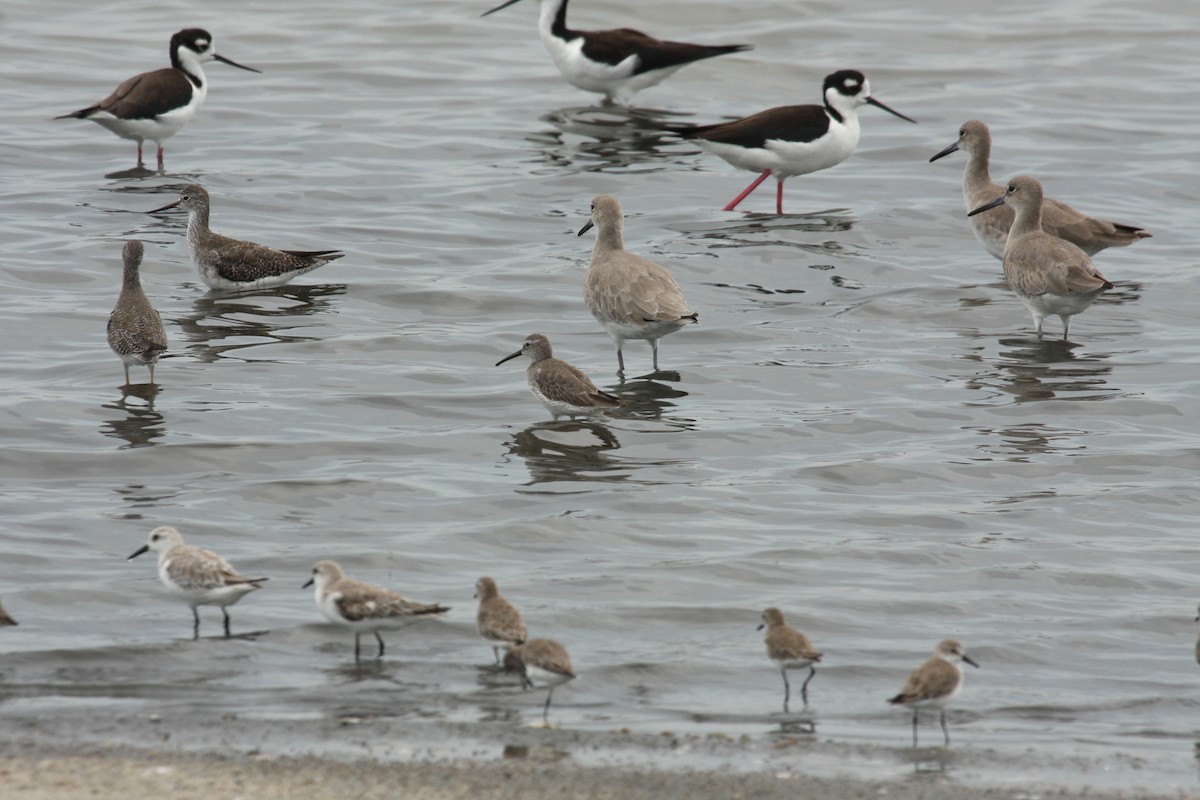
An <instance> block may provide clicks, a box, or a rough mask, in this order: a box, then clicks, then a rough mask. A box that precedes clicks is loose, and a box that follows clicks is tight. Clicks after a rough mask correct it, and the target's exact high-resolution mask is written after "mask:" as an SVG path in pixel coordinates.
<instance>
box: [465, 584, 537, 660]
mask: <svg viewBox="0 0 1200 800" xmlns="http://www.w3.org/2000/svg"><path fill="white" fill-rule="evenodd" d="M475 596H476V597H477V598H479V611H478V612H477V613H476V614H475V629H476V630H477V631H479V635H480V636H482V637H483V640H484V641H485V642H487V643H488V644H490V645H491V646H492V653H493V654H494V655H495V656H496V663H497V664H499V663H500V650H501V648H509V647H512V646H513V645H518V644H524V643H525V638H526V636H527V635H528V631H527V630H526V629H525V621H524V620H522V619H521V612H520V611H517V609H516V608H515V607H514V606H513V604H512V603H510V602H508V601H507V600H505V599H504V598H503V597H501V596H500V590H499V589H497V588H496V582H495V581H494V580H492V579H491V578H488V577H483V578H480V579H479V580H477V581H475Z"/></svg>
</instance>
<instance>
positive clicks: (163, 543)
mask: <svg viewBox="0 0 1200 800" xmlns="http://www.w3.org/2000/svg"><path fill="white" fill-rule="evenodd" d="M147 551H153V552H155V553H158V578H159V580H161V581H162V582H163V585H164V586H166V587H167V588H168V589H170V590H171V591H173V592H175V593H176V594H177V595H179V596H180V597H181V598H182V599H183V601H184V602H185V603H187V604H188V606H190V607H191V609H192V638H193V639H199V638H200V614H199V612H198V611H197V610H196V609H197V608H198V607H199V606H220V607H221V614H222V616H224V618H225V637H226V638H228V637H229V611H228V610H227V607H228V606H231V605H234V604H235V603H237V602H238V601H239V600H241V599H242V598H243V597H245V596H246V595H248V594H249V593H250V592H253V591H254V590H255V589H259V588H262V587H260V586H259V584H260V583H262V582H263V581H265V580H266V578H247V577H246V576H244V575H239V574H237V572H235V571H234V569H233V567H231V566H230V565H229V562H228V561H226V560H225V559H223V558H221V557H220V556H219V555H217V554H216V553H214V552H212V551H211V550H201V549H200V548H199V547H190V546H188V545H186V544H184V543H183V535H182V534H181V533H180V532H179V531H178V530H176V529H175V528H172V527H171V526H169V525H160V526H159V527H157V528H155V529H154V530H152V531H150V539H149V541H148V542H147V543H146V544H144V545H142V546H141V547H139V548H138V549H137V550H135V551H133V553H131V554H130V556H129V559H126V560H130V559H134V558H137V557H138V556H140V555H141V554H142V553H145V552H147Z"/></svg>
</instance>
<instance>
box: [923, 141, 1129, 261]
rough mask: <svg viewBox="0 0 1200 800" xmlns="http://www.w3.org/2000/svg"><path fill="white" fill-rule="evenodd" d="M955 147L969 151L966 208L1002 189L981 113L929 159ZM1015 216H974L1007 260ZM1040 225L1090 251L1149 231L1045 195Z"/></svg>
mask: <svg viewBox="0 0 1200 800" xmlns="http://www.w3.org/2000/svg"><path fill="white" fill-rule="evenodd" d="M957 150H962V151H963V152H964V153H966V154H967V166H966V168H965V169H964V170H963V200H964V201H965V202H966V206H967V211H970V210H972V209H975V208H978V207H979V206H981V205H983V204H984V203H986V202H988V201H989V200H991V199H993V198H995V197H997V196H998V195H1001V194H1003V193H1004V187H1003V186H1001V185H1000V184H998V183H994V182H993V181H992V177H991V174H990V173H989V171H988V159H989V158H990V157H991V153H992V134H991V132H990V131H989V130H988V126H987V125H985V124H983V123H982V122H980V121H979V120H977V119H973V120H968V121H967V122H964V123H963V124H962V127H961V128H959V129H958V141H956V142H955V143H954V144H952V145H950V146H949V147H947V148H946V149H945V150H943V151H941V152H940V153H938V154H937V155H935V156H934V157H933V158H931V159H929V160H930V161H931V162H932V161H937V160H938V159H939V158H941V157H942V156H948V155H950V154H951V153H953V152H955V151H957ZM1013 216H1014V214H1013V211H1012V209H1009V208H997V209H996V210H994V211H992V212H991V213H989V214H980V215H978V216H974V217H971V229H972V230H974V231H975V238H976V239H978V240H979V243H980V244H982V245H983V247H984V249H985V250H987V251H988V252H989V253H991V254H992V255H994V256H995V257H996V258H998V259H1000V260H1001V261H1003V260H1004V243H1005V242H1006V241H1007V240H1008V230H1009V228H1011V227H1012V224H1013ZM1042 230H1044V231H1045V232H1046V233H1049V234H1051V235H1052V236H1057V237H1058V238H1060V239H1066V240H1067V241H1068V242H1070V243H1071V244H1073V245H1075V246H1076V247H1078V248H1079V249H1080V250H1082V251H1083V252H1085V253H1087V254H1088V255H1089V256H1094V255H1096V253H1099V252H1100V251H1101V250H1103V249H1104V248H1106V247H1125V246H1126V245H1130V244H1133V243H1134V242H1136V241H1138V240H1139V239H1147V238H1149V236H1150V234H1149V233H1146V231H1144V230H1142V229H1141V228H1135V227H1134V226H1132V225H1122V224H1121V223H1119V222H1109V221H1108V220H1103V219H1096V218H1095V217H1089V216H1087V215H1086V214H1084V213H1082V212H1080V211H1076V210H1075V209H1074V208H1072V207H1071V206H1069V205H1067V204H1066V203H1060V202H1059V201H1058V200H1054V199H1052V198H1046V199H1044V200H1043V201H1042Z"/></svg>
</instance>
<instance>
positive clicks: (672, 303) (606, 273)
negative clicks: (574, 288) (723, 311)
mask: <svg viewBox="0 0 1200 800" xmlns="http://www.w3.org/2000/svg"><path fill="white" fill-rule="evenodd" d="M624 225H625V222H624V218H623V216H622V214H621V204H620V203H619V202H617V198H615V197H613V196H612V195H611V194H602V195H597V196H596V197H595V198H593V200H592V218H591V219H590V220H588V222H587V223H586V224H585V225H584V226H583V227H582V228H580V229H579V234H578V235H579V236H582V235H583V234H585V233H587V232H588V231H589V230H591V228H592V227H593V226H595V228H596V244H595V246H594V247H593V248H592V259H591V261H589V262H588V268H587V272H586V273H584V276H583V298H584V300H586V301H587V305H588V309H590V310H591V312H592V316H593V317H595V318H596V321H597V322H599V323H600V324H601V325H602V326H603V327H604V329H605V330H606V331H608V335H609V336H611V337H612V339H613V342H615V343H616V345H617V371H618V374H619V375H621V376H622V377H624V374H625V356H624V355H623V354H622V352H621V349H622V345H623V344H624V343H625V340H626V339H648V340H649V341H650V349H651V351H652V352H653V354H654V371H655V372H658V340H659V339H661V338H662V337H664V336H666V335H667V334H669V333H674V332H675V331H677V330H679V329H680V328H682V327H683V326H684V325H691V324H693V323H696V322H699V321H700V315H699V314H697V313H696V312H695V311H692V310H691V309H690V308H688V304H687V301H686V300H684V299H683V290H682V289H680V288H679V284H678V283H677V282H676V281H675V279H674V278H673V277H671V273H669V272H667V268H666V267H664V266H663V265H661V264H657V263H655V262H653V261H651V260H650V259H648V258H643V257H641V256H639V255H635V254H633V253H630V252H629V251H628V250H626V249H625V239H624V236H623V234H622V231H623V229H624Z"/></svg>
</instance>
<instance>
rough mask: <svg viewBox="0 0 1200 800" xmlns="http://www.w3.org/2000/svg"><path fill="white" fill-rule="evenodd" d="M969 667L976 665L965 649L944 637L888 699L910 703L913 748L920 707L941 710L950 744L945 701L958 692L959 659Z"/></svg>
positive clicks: (960, 665) (955, 641)
mask: <svg viewBox="0 0 1200 800" xmlns="http://www.w3.org/2000/svg"><path fill="white" fill-rule="evenodd" d="M962 661H965V662H967V663H968V664H970V665H971V666H972V667H976V668H978V667H979V665H978V664H976V663H975V662H974V661H972V660H971V659H970V657H968V656H967V651H966V650H964V649H963V646H962V645H961V644H960V643H959V642H958V641H957V640H955V639H943V640H942V641H940V642H938V645H937V647H935V648H933V658H931V659H929V660H928V661H926V662H925V663H924V664H922V665H921V666H919V667H917V668H916V669H914V670H913V671H912V674H911V675H909V676H908V682H907V683H905V684H904V689H903V690H901V692H900V694H898V695H896V696H895V697H893V698H892V699H890V700H888V702H889V703H891V704H892V705H903V706H911V707H912V710H913V721H912V726H913V747H916V746H917V717H918V714H919V711H920V709H922V708H936V709H938V710H939V711H941V721H942V735H943V736H944V737H946V746H949V745H950V733H949V731H947V730H946V704H947V703H949V702H950V700H951V699H953V698H954V696H955V695H956V694H958V692H959V690H960V689H962V685H963V669H962V664H961V663H959V662H962Z"/></svg>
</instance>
